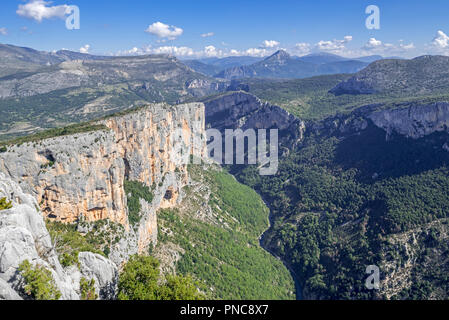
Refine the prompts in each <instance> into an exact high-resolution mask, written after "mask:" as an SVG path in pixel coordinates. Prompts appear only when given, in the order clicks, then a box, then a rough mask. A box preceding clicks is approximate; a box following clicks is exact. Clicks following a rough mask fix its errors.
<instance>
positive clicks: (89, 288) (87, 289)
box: [80, 278, 98, 300]
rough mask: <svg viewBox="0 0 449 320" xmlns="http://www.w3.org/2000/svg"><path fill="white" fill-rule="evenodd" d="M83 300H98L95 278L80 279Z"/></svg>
mask: <svg viewBox="0 0 449 320" xmlns="http://www.w3.org/2000/svg"><path fill="white" fill-rule="evenodd" d="M80 291H81V300H97V299H98V294H97V293H96V292H95V280H94V279H92V280H90V281H89V280H87V279H86V278H81V280H80Z"/></svg>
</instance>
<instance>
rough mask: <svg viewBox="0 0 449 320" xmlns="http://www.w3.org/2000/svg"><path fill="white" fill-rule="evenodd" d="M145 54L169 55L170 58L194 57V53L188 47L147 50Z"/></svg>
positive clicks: (164, 47) (165, 47)
mask: <svg viewBox="0 0 449 320" xmlns="http://www.w3.org/2000/svg"><path fill="white" fill-rule="evenodd" d="M147 53H152V54H169V55H172V56H180V57H189V56H193V55H194V51H193V49H192V48H189V47H176V46H163V47H158V48H153V49H151V48H150V49H148V50H147Z"/></svg>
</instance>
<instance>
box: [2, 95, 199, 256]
mask: <svg viewBox="0 0 449 320" xmlns="http://www.w3.org/2000/svg"><path fill="white" fill-rule="evenodd" d="M99 124H103V125H104V126H105V128H107V129H105V130H102V131H93V132H87V133H80V134H76V135H70V136H63V137H57V138H52V139H48V140H44V141H39V142H35V143H27V144H23V145H15V146H11V147H8V151H7V152H5V153H2V154H0V171H1V172H4V173H6V174H7V175H8V176H10V177H11V178H12V179H13V180H14V181H16V182H17V183H19V184H20V185H21V187H22V188H23V189H24V190H25V191H26V192H28V193H30V194H32V195H33V196H34V198H35V199H36V200H37V202H38V203H39V207H40V208H41V209H42V212H43V214H44V216H45V217H47V218H50V219H54V220H57V221H61V222H65V223H73V222H75V221H77V220H79V219H80V218H81V217H83V218H84V219H85V220H86V221H90V222H92V221H98V220H104V219H109V220H111V221H113V222H117V223H120V224H122V225H124V226H126V228H127V230H128V233H129V234H128V239H126V241H125V242H126V243H125V244H124V243H123V241H122V242H121V243H120V244H119V245H118V249H117V250H118V251H119V252H118V253H117V252H114V253H113V254H112V256H113V257H115V262H116V263H120V262H122V261H123V260H124V259H126V257H127V255H129V254H132V253H135V251H136V250H137V251H138V252H143V251H145V250H147V248H148V246H149V244H150V243H151V242H153V243H154V242H155V241H156V239H157V220H156V216H155V212H156V210H157V209H159V208H161V207H170V206H173V205H175V204H176V203H177V202H178V201H179V200H180V199H179V198H180V195H181V192H180V191H181V188H182V186H183V185H185V184H186V183H187V181H188V173H187V163H186V162H184V161H183V157H179V156H176V155H177V154H179V153H180V152H184V155H186V154H187V155H193V156H196V157H203V155H205V152H206V151H205V150H206V145H205V133H204V106H203V105H202V104H199V103H192V104H184V105H178V106H169V105H166V104H153V105H149V106H147V107H144V108H142V109H140V110H138V111H135V112H131V113H128V114H124V115H121V116H116V117H111V118H108V119H105V120H102V121H100V122H99ZM184 158H185V157H184ZM125 179H126V180H133V181H139V182H141V183H143V184H145V185H147V186H148V187H152V188H153V192H154V195H155V197H154V200H153V202H152V203H151V204H149V203H144V205H143V206H142V211H143V212H142V213H141V217H142V220H141V221H140V223H139V224H138V225H137V226H135V228H131V227H130V224H129V221H128V209H127V195H126V194H125V191H124V181H125ZM131 243H132V244H131ZM130 246H131V247H133V248H131V249H130ZM135 247H137V248H135ZM125 251H126V253H124V252H125Z"/></svg>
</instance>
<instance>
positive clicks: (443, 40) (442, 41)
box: [432, 30, 449, 49]
mask: <svg viewBox="0 0 449 320" xmlns="http://www.w3.org/2000/svg"><path fill="white" fill-rule="evenodd" d="M432 44H433V45H434V46H435V47H436V48H437V49H447V48H449V36H447V35H446V34H445V33H444V32H443V31H442V30H438V31H437V35H436V36H435V38H434V39H433V42H432Z"/></svg>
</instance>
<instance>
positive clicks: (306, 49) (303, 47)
mask: <svg viewBox="0 0 449 320" xmlns="http://www.w3.org/2000/svg"><path fill="white" fill-rule="evenodd" d="M310 51H311V46H310V43H305V42H300V43H297V44H295V47H294V48H293V53H294V54H295V55H298V56H304V55H306V54H309V53H310Z"/></svg>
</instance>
